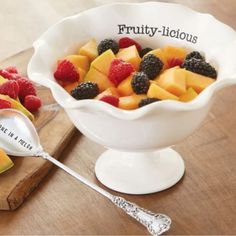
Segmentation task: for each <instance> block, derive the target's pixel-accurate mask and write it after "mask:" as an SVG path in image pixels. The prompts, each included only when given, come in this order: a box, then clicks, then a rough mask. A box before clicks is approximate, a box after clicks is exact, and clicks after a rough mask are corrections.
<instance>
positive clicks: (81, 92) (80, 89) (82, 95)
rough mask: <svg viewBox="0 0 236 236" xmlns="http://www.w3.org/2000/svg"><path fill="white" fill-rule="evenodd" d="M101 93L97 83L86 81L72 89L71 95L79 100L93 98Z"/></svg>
mask: <svg viewBox="0 0 236 236" xmlns="http://www.w3.org/2000/svg"><path fill="white" fill-rule="evenodd" d="M98 93H99V88H98V85H97V84H96V83H93V82H84V83H81V84H80V85H79V86H77V87H76V88H75V89H73V90H72V91H71V96H72V97H74V98H75V99H77V100H81V99H92V98H94V97H96V96H97V95H98Z"/></svg>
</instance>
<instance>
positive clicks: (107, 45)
mask: <svg viewBox="0 0 236 236" xmlns="http://www.w3.org/2000/svg"><path fill="white" fill-rule="evenodd" d="M109 49H111V50H112V51H113V53H114V54H116V53H118V51H119V45H118V43H117V42H116V41H114V40H113V39H104V40H102V41H101V42H100V43H99V44H98V54H99V55H101V54H102V53H104V52H105V51H107V50H109Z"/></svg>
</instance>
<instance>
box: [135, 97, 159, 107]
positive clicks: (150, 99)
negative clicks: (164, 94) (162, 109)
mask: <svg viewBox="0 0 236 236" xmlns="http://www.w3.org/2000/svg"><path fill="white" fill-rule="evenodd" d="M158 101H160V100H159V99H157V98H144V99H142V100H141V101H140V102H139V104H138V106H139V107H143V106H146V105H148V104H151V103H153V102H158Z"/></svg>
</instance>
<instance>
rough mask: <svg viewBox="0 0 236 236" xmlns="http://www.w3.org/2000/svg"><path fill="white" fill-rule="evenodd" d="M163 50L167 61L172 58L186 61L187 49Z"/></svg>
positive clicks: (170, 48) (165, 48) (171, 48)
mask: <svg viewBox="0 0 236 236" xmlns="http://www.w3.org/2000/svg"><path fill="white" fill-rule="evenodd" d="M162 50H163V53H164V54H165V57H166V58H167V60H169V59H171V58H179V59H182V60H184V59H185V57H186V55H187V53H188V52H187V50H186V49H185V48H180V47H173V46H166V47H164V48H163V49H162Z"/></svg>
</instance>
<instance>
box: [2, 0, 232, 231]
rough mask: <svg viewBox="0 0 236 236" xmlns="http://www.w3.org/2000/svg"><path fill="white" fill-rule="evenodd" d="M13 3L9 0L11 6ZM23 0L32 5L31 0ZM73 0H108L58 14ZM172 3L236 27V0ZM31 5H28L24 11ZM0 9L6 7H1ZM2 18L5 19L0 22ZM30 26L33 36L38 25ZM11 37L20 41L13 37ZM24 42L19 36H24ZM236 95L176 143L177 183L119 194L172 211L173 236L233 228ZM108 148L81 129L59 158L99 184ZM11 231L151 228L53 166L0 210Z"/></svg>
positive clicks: (222, 97)
mask: <svg viewBox="0 0 236 236" xmlns="http://www.w3.org/2000/svg"><path fill="white" fill-rule="evenodd" d="M3 2H4V1H2V3H3ZM9 2H10V1H6V4H9ZM11 2H15V3H16V2H17V1H11ZM19 2H21V3H24V2H31V3H32V2H33V1H30V0H22V1H19ZM34 2H36V1H34ZM40 2H43V4H46V3H47V4H48V5H50V6H51V8H50V9H51V10H52V9H53V7H54V5H53V4H57V6H59V5H60V4H61V5H60V7H61V8H60V9H62V8H63V6H64V5H63V0H59V1H52V0H48V1H37V4H39V9H41V8H40V4H41V3H40ZM64 2H65V1H64ZM76 2H77V3H78V4H79V3H81V4H80V8H79V7H78V6H77V8H76V11H79V10H82V9H85V8H89V7H91V6H96V5H99V4H102V3H106V2H108V1H72V0H69V1H68V6H67V8H65V11H64V12H63V14H61V15H64V14H70V13H73V12H75V8H73V9H69V8H70V7H71V6H72V4H74V5H76ZM169 2H179V3H182V4H185V5H188V6H191V7H192V8H194V9H196V10H199V11H202V12H209V13H211V14H214V15H215V16H216V17H217V18H218V19H220V20H222V21H223V22H225V23H227V24H229V25H231V26H232V27H234V28H235V29H236V1H235V0H225V1H218V0H206V1H203V0H198V1H194V0H182V1H181V0H179V1H169ZM83 4H84V5H83ZM74 5H73V6H74ZM14 7H16V6H14ZM20 7H22V6H19V9H20V10H19V11H22V8H20ZM26 7H27V6H24V9H25V8H26ZM64 7H65V6H64ZM1 8H2V9H4V6H3V7H1ZM10 10H11V9H9V11H10ZM33 10H34V11H35V17H36V19H37V17H40V16H38V15H37V12H39V11H40V10H38V11H37V10H36V8H34V9H33ZM65 12H66V13H65ZM7 13H8V12H7V11H6V12H1V15H0V18H1V17H4V14H7ZM31 14H32V13H31ZM45 14H46V13H45ZM16 15H17V13H16ZM26 15H27V11H26ZM22 17H23V16H22ZM41 17H42V16H41ZM2 19H3V18H2ZM38 20H39V19H38ZM34 21H36V20H35V19H34ZM9 22H10V21H9ZM12 22H13V20H12ZM44 23H45V19H44ZM1 24H2V25H5V24H4V23H2V22H1V21H0V28H1V26H2V25H1ZM9 24H10V23H9ZM44 25H46V24H44ZM3 27H4V26H3ZM5 29H6V26H5ZM1 30H2V28H1ZM9 30H14V24H13V23H12V25H9ZM31 30H32V34H34V33H35V32H36V31H37V27H35V28H32V29H31ZM6 33H7V31H6ZM19 35H20V33H19ZM19 35H18V37H19V38H20V36H19ZM22 37H23V38H24V37H25V36H22ZM19 38H18V39H19ZM14 40H16V39H15V38H14V39H12V41H14ZM30 40H31V39H30ZM30 40H28V41H27V37H25V38H24V40H22V42H24V43H23V44H24V45H27V43H30ZM5 41H6V40H5ZM9 41H10V40H9ZM9 41H6V42H5V43H6V44H5V45H3V44H2V43H1V47H2V48H4V50H5V51H4V50H3V51H4V53H5V55H9V54H10V53H12V52H13V51H12V48H11V46H10V45H11V44H10V43H9ZM19 42H21V41H20V39H19ZM22 42H21V43H22ZM21 43H19V44H21ZM28 46H30V45H28ZM1 47H0V51H1ZM7 48H8V49H9V50H8V51H7ZM14 50H15V51H14V52H15V53H16V52H17V51H19V48H17V47H16V46H15V49H14ZM1 56H2V55H1ZM1 59H3V57H2V58H1ZM235 94H236V88H235V87H231V88H227V89H225V90H224V91H222V92H220V93H219V94H218V96H217V100H216V102H215V104H214V107H213V109H212V111H211V112H210V114H209V116H208V118H207V120H206V121H205V122H204V124H203V125H202V127H201V128H200V129H199V130H198V131H197V132H195V133H194V134H193V135H192V136H190V137H189V138H188V139H186V140H184V141H183V142H182V143H180V144H178V145H177V146H176V147H175V149H176V150H177V151H179V152H180V153H181V154H182V156H183V158H184V160H185V164H186V174H185V176H184V178H183V179H182V180H181V181H180V182H179V183H178V184H177V185H176V186H174V187H173V188H170V189H168V190H166V191H163V192H160V193H156V194H150V195H145V196H129V195H122V196H125V198H127V199H128V200H131V201H134V202H136V203H137V204H139V205H141V206H143V207H145V208H147V209H150V210H152V211H154V212H162V213H166V214H168V215H169V216H171V218H172V220H173V224H172V228H171V230H170V231H169V232H168V234H172V235H177V234H185V235H186V234H205V235H207V234H208V235H212V234H218V235H226V234H232V235H235V234H236V175H235V173H236V158H235V157H236V118H235V117H236V96H235ZM103 151H104V148H103V147H101V146H99V145H97V144H95V143H92V142H91V141H90V140H88V139H87V138H86V137H84V136H82V135H80V134H79V132H77V134H76V135H75V136H74V137H73V139H72V141H71V142H70V144H69V145H68V147H67V148H66V150H65V151H64V152H63V153H62V154H61V155H62V158H61V161H63V162H64V163H65V164H66V165H68V166H70V167H72V168H74V169H76V170H77V171H79V172H80V173H81V174H83V175H84V176H85V177H87V178H89V179H90V180H92V181H94V182H95V183H98V182H97V180H96V178H95V176H94V163H95V161H96V158H97V157H98V156H99V154H100V153H102V152H103ZM98 184H99V183H98ZM0 191H1V190H0ZM10 234H17V235H20V234H21V235H24V234H27V235H35V234H40V235H59V234H60V235H72V234H73V235H85V234H86V235H105V234H114V235H133V234H136V235H137V234H142V235H143V234H147V232H146V231H145V229H144V228H143V227H142V226H141V225H139V224H137V223H136V222H135V221H134V220H132V219H131V218H129V217H128V216H126V215H125V214H124V213H123V212H122V211H121V210H119V209H117V208H116V207H114V206H113V205H112V204H111V203H110V202H109V201H107V200H106V199H105V198H103V197H102V196H100V195H98V194H97V193H96V192H94V191H91V190H90V189H88V188H87V187H85V186H83V185H81V184H80V183H78V182H77V181H76V180H74V179H73V178H71V177H70V176H68V175H67V174H65V173H64V172H63V171H61V170H58V169H56V168H54V169H53V170H52V171H51V173H50V174H49V175H48V176H47V177H46V178H45V180H44V181H43V182H42V183H41V185H40V186H39V188H38V189H37V190H36V191H35V192H34V193H33V194H32V195H31V196H30V197H29V198H28V199H27V201H26V202H25V204H24V205H22V207H20V208H19V209H18V210H16V211H14V212H4V211H1V212H0V235H10Z"/></svg>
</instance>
